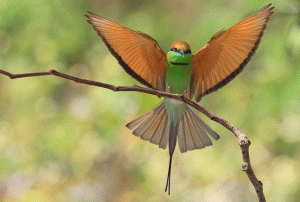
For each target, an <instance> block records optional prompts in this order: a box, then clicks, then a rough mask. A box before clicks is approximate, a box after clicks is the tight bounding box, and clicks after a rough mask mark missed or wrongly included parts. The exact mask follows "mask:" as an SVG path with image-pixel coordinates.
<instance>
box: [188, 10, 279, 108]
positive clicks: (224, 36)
mask: <svg viewBox="0 0 300 202" xmlns="http://www.w3.org/2000/svg"><path fill="white" fill-rule="evenodd" d="M270 6H271V4H269V5H268V6H266V7H264V8H262V9H261V10H259V11H258V12H256V13H254V14H253V15H251V16H249V17H248V18H246V19H245V20H243V21H241V22H239V23H238V24H236V25H234V26H233V27H231V28H229V29H228V30H226V31H223V30H221V31H219V32H217V33H216V34H215V35H214V36H213V37H212V38H211V40H210V41H209V42H208V43H207V44H206V45H205V46H204V47H203V48H202V49H201V50H199V51H198V52H197V53H195V55H194V59H193V70H192V77H191V85H190V86H191V89H190V97H191V98H192V97H193V96H195V99H196V101H197V102H199V101H200V100H201V98H202V97H203V96H204V95H206V94H209V93H211V92H213V91H216V90H218V89H219V88H221V87H223V86H224V85H226V84H227V83H228V82H229V81H231V80H232V79H233V78H234V77H235V76H236V75H237V74H239V73H240V72H241V71H242V70H243V68H244V67H245V66H246V64H247V63H248V62H249V61H250V59H251V57H252V56H253V55H254V53H255V51H256V49H257V48H258V44H259V43H260V40H261V37H262V36H263V31H264V30H265V29H266V23H267V22H268V20H269V17H270V16H271V15H272V14H273V12H271V11H272V10H273V9H274V7H272V8H270Z"/></svg>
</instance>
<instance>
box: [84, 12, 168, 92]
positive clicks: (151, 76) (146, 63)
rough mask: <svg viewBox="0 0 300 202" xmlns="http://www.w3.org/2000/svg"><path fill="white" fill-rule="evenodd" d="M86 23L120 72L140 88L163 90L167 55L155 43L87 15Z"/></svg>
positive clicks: (134, 32)
mask: <svg viewBox="0 0 300 202" xmlns="http://www.w3.org/2000/svg"><path fill="white" fill-rule="evenodd" d="M89 14H90V15H91V16H86V17H87V18H89V20H88V22H89V23H90V24H92V25H93V28H94V30H96V31H97V33H98V35H99V36H100V37H101V38H102V40H103V42H104V43H105V45H106V46H107V48H108V50H109V51H110V52H111V53H112V55H113V56H114V57H115V58H116V59H117V60H118V62H119V64H120V65H121V66H122V67H123V69H124V70H125V71H126V72H127V73H128V74H129V75H130V76H132V77H133V78H135V79H136V80H137V81H139V82H141V83H142V84H144V85H146V86H148V87H150V88H155V89H159V90H165V73H166V67H167V66H166V65H167V63H166V61H167V59H166V54H165V53H164V52H163V51H162V49H161V48H160V47H159V45H158V44H157V42H156V41H155V40H154V39H153V38H151V37H150V36H148V35H147V34H144V33H142V32H136V31H133V30H131V29H128V28H126V27H123V26H121V25H118V24H116V23H113V22H111V21H109V20H106V19H104V18H102V17H100V16H98V15H96V14H93V13H91V12H89Z"/></svg>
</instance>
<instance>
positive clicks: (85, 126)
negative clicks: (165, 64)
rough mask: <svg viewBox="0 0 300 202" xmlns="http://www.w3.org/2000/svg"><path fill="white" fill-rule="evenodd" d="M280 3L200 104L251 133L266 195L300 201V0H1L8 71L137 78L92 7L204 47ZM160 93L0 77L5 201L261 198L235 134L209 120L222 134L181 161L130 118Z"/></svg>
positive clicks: (0, 62)
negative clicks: (93, 18)
mask: <svg viewBox="0 0 300 202" xmlns="http://www.w3.org/2000/svg"><path fill="white" fill-rule="evenodd" d="M269 3H273V6H275V7H276V8H275V10H274V12H275V13H274V15H273V16H271V18H270V21H269V23H268V26H267V29H266V31H265V34H264V37H263V38H262V42H261V44H260V47H259V49H258V50H257V52H256V54H255V55H254V57H253V58H252V60H251V61H250V63H249V64H248V65H247V67H246V68H245V70H244V71H243V72H242V73H241V74H240V75H239V76H238V77H237V78H236V79H234V80H233V81H232V82H230V83H229V84H228V85H227V86H226V87H224V88H222V89H221V90H219V91H217V92H214V93H212V94H210V95H208V96H206V97H204V98H203V99H202V101H201V104H202V105H204V106H205V107H206V108H208V109H209V110H211V111H212V112H214V113H215V114H217V115H219V116H221V117H223V118H225V119H226V120H228V121H229V122H230V123H232V124H234V125H235V126H237V127H238V128H239V129H241V130H242V131H243V132H244V133H245V134H246V135H247V136H248V137H249V139H250V140H251V142H252V145H251V147H250V155H251V162H252V166H253V168H254V171H255V173H256V175H257V177H258V179H259V180H261V181H262V182H263V184H264V191H265V195H266V199H267V201H275V202H276V201H280V202H281V201H300V175H299V169H300V135H299V133H300V104H299V103H300V101H299V99H300V89H299V85H300V83H299V82H300V68H299V67H300V14H299V9H300V2H299V1H296V0H287V1H282V0H274V1H273V2H270V1H247V0H242V1H238V2H237V1H235V0H226V1H222V2H220V1H210V2H208V1H204V0H202V1H201V0H190V1H182V0H165V1H159V0H154V1H153V0H152V1H127V0H126V1H124V0H111V1H106V0H99V1H71V0H61V1H56V0H52V1H51V0H28V1H21V0H9V1H7V0H1V1H0V68H1V69H3V70H5V71H9V72H11V73H26V72H35V71H46V70H49V69H55V70H57V71H61V72H63V73H67V74H70V75H74V76H78V77H80V78H86V79H92V80H96V81H101V82H105V83H110V84H115V85H133V84H138V83H137V82H136V81H135V80H134V79H132V78H131V77H130V76H128V75H127V74H126V73H125V72H124V71H123V69H122V68H121V67H120V66H119V65H118V63H117V61H116V60H115V58H114V57H113V56H112V55H111V54H110V53H109V51H108V50H107V48H106V47H105V45H104V43H103V42H102V41H101V39H100V37H98V36H97V34H96V33H95V31H94V30H93V29H92V27H91V25H89V24H88V23H87V22H86V18H85V17H84V15H85V14H87V11H92V12H94V13H96V14H98V15H100V16H103V17H105V18H107V19H110V20H112V21H114V22H116V23H118V24H121V25H124V26H126V27H129V28H131V29H133V30H140V31H142V32H145V33H147V34H149V35H150V36H152V37H153V38H155V39H156V40H157V41H158V43H159V44H160V46H161V47H162V48H163V50H164V51H168V50H169V48H170V46H171V44H172V43H173V42H174V41H176V40H184V41H187V42H188V43H189V44H190V45H191V48H192V51H193V52H194V53H195V52H196V51H198V50H199V49H200V48H201V47H202V46H204V45H205V43H207V42H208V41H209V39H210V38H211V36H212V35H213V34H215V33H216V32H217V31H219V30H221V29H222V28H229V27H231V26H232V25H234V24H236V23H237V22H239V21H240V20H242V19H244V18H245V17H247V16H249V15H250V14H252V13H254V12H256V11H257V10H259V9H260V8H262V7H264V6H266V5H267V4H269ZM161 101H162V99H159V98H157V97H156V96H152V95H147V94H141V93H137V92H117V93H115V92H112V91H109V90H106V89H102V88H96V87H92V86H85V85H80V84H76V83H73V82H71V81H68V80H64V79H61V78H57V77H52V76H48V77H36V78H22V79H16V80H10V79H9V78H8V77H6V76H4V75H0V167H1V169H0V200H1V201H147V202H150V201H208V202H218V201H222V202H223V201H257V197H256V193H255V190H254V188H253V187H252V184H251V183H250V181H249V180H248V178H247V175H246V173H244V172H243V171H241V163H242V157H241V152H240V148H239V146H238V141H237V139H236V138H235V136H234V135H233V134H232V133H231V132H229V131H228V130H226V129H225V128H224V127H223V126H221V125H219V124H217V123H215V122H213V121H210V120H209V119H207V118H206V117H204V116H203V115H201V114H200V116H201V117H202V118H203V119H204V120H205V121H206V122H207V124H208V125H209V126H211V128H213V129H214V130H215V131H216V132H217V133H218V134H219V135H220V136H221V139H220V140H218V141H217V142H213V143H214V145H213V146H212V147H208V148H205V149H203V150H195V151H192V152H187V153H185V154H181V153H180V152H179V150H178V149H176V151H175V155H174V158H173V169H172V179H171V196H168V195H167V194H166V193H165V192H164V188H165V183H166V179H167V172H168V161H169V157H168V152H167V151H166V150H161V149H159V148H158V146H157V145H153V144H150V143H148V142H145V141H143V140H141V139H139V138H137V137H135V136H133V135H131V131H129V130H128V129H127V128H126V127H125V124H126V123H128V122H130V121H131V120H133V119H135V118H137V117H138V116H140V115H142V114H143V113H145V112H147V111H149V110H150V109H152V108H153V107H154V106H156V105H157V104H158V103H159V102H161Z"/></svg>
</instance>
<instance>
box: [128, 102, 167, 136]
mask: <svg viewBox="0 0 300 202" xmlns="http://www.w3.org/2000/svg"><path fill="white" fill-rule="evenodd" d="M161 107H162V106H161V104H159V105H157V106H156V107H154V108H153V109H152V110H150V111H149V112H147V113H146V114H143V115H142V116H140V117H139V118H137V119H135V120H133V121H131V122H130V123H128V124H126V127H127V128H129V129H130V130H135V129H136V128H137V127H138V126H139V125H141V123H143V122H144V121H146V120H147V119H148V118H149V117H150V116H151V115H153V114H154V113H155V112H156V111H157V110H159V109H160V108H161Z"/></svg>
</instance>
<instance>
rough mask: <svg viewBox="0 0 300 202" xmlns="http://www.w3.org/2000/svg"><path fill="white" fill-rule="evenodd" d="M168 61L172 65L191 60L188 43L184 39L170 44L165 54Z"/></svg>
mask: <svg viewBox="0 0 300 202" xmlns="http://www.w3.org/2000/svg"><path fill="white" fill-rule="evenodd" d="M167 58H168V61H169V63H171V64H173V65H189V64H191V63H192V61H193V56H192V53H191V48H190V45H189V44H188V43H186V42H184V41H176V42H174V43H173V44H172V46H171V50H170V51H169V52H168V54H167Z"/></svg>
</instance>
